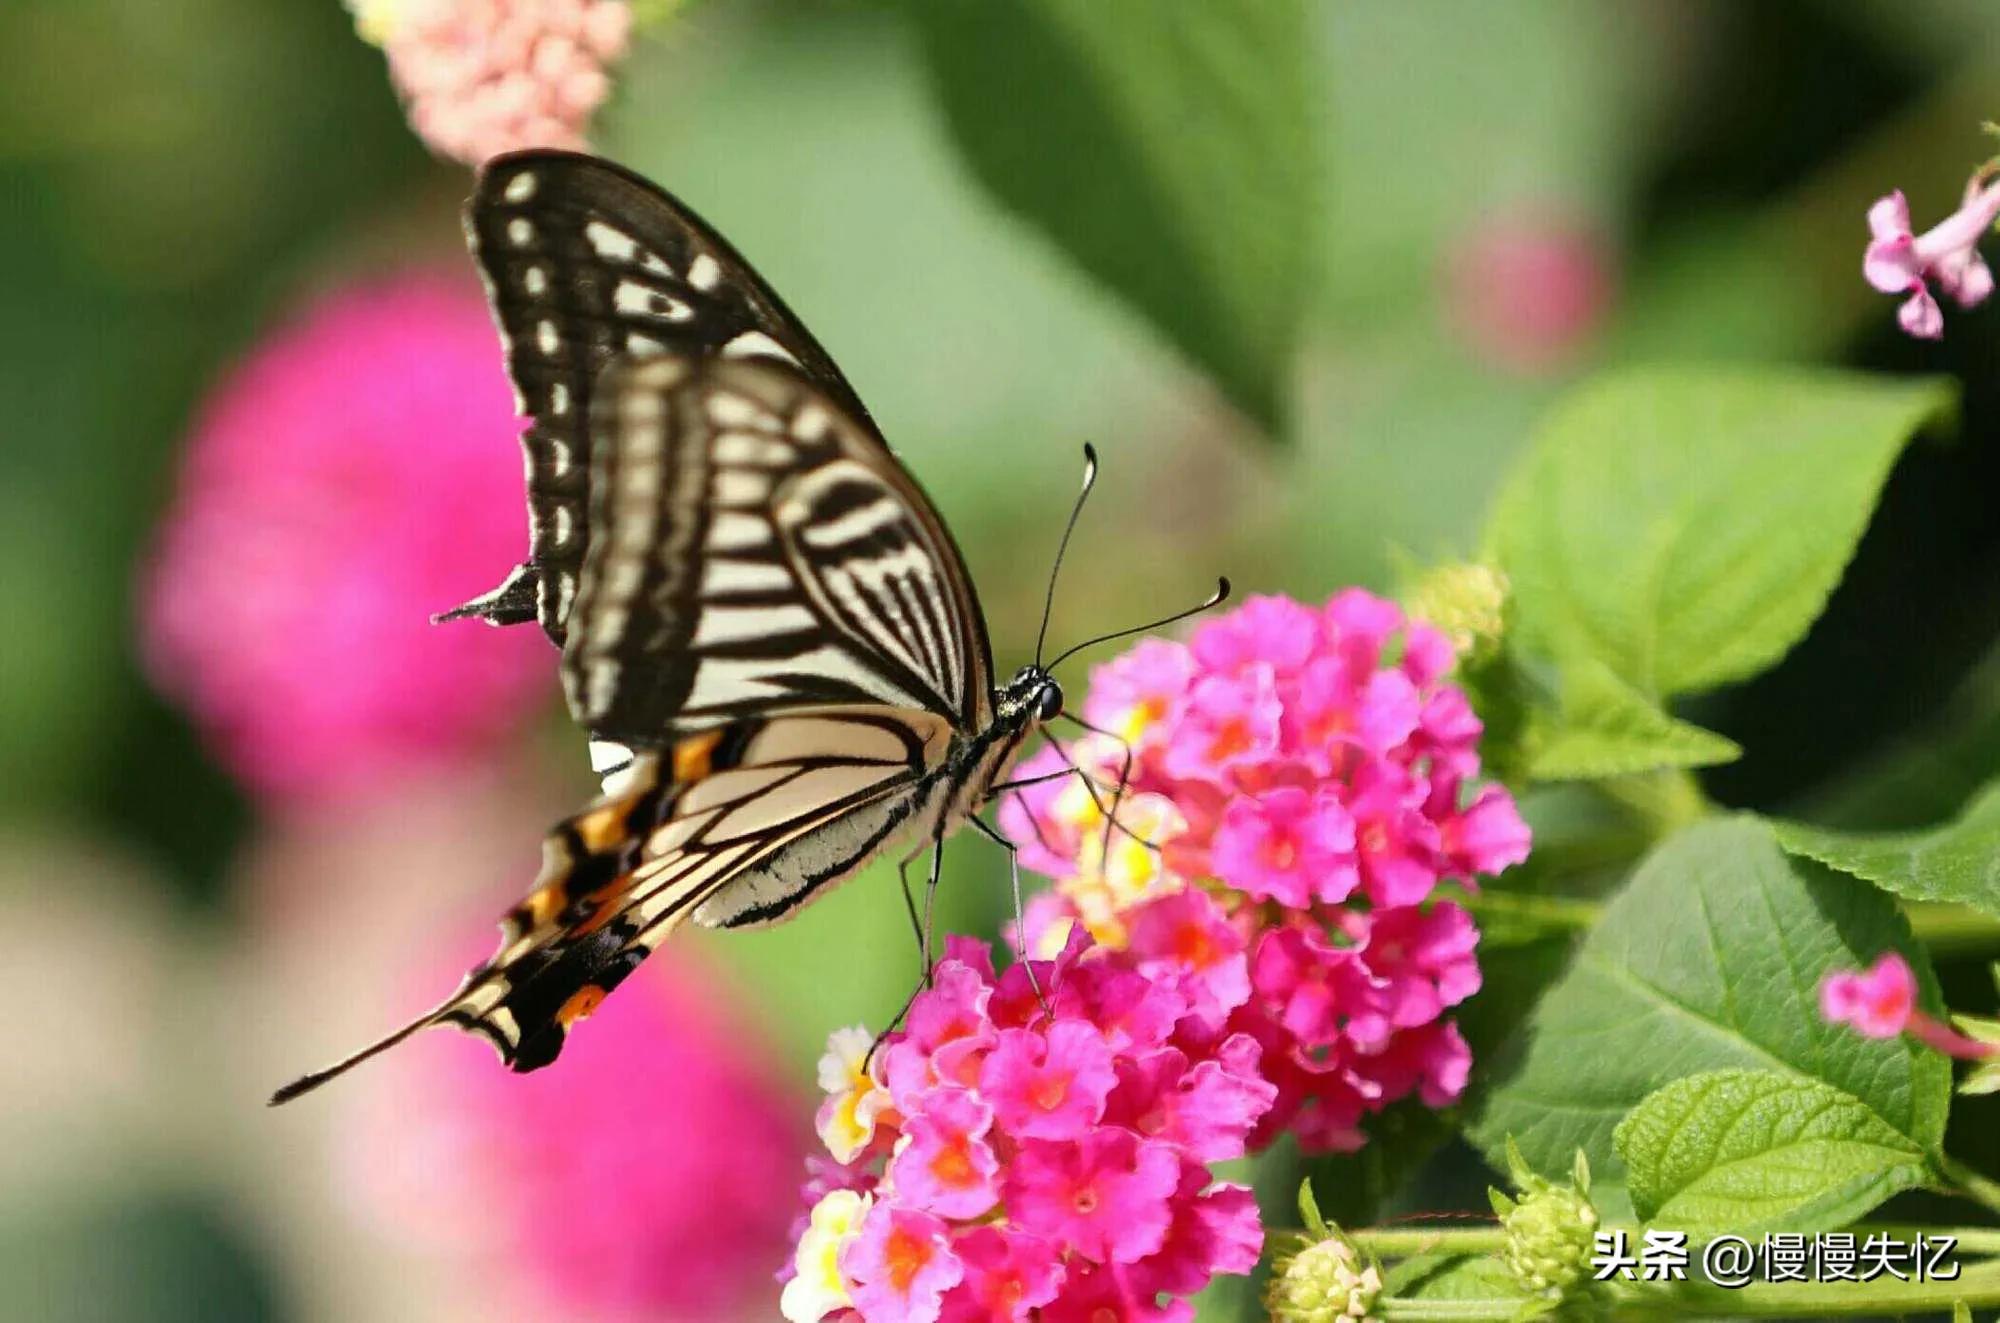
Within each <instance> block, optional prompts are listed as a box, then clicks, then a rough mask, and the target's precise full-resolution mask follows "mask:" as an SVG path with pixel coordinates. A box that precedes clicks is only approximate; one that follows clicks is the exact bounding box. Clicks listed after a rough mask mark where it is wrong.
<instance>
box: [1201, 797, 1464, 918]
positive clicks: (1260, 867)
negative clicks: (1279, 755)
mask: <svg viewBox="0 0 2000 1323" xmlns="http://www.w3.org/2000/svg"><path fill="white" fill-rule="evenodd" d="M1209 858H1210V860H1211V861H1212V863H1213V865H1214V868H1215V875H1216V876H1217V877H1219V878H1221V879H1222V880H1223V881H1224V882H1227V883H1228V884H1229V885H1230V886H1232V887H1234V888H1236V889H1237V890H1238V891H1241V892H1243V893H1244V894H1246V895H1249V896H1253V897H1255V898H1256V899H1258V900H1275V901H1277V902H1278V903H1279V904H1280V905H1284V906H1286V907H1287V908H1290V909H1301V910H1302V909H1305V908H1306V907H1307V906H1309V905H1311V904H1313V903H1314V902H1315V901H1324V902H1326V903H1327V904H1330V905H1337V904H1339V903H1340V902H1341V901H1343V900H1346V899H1347V897H1348V896H1349V894H1351V893H1352V892H1353V890H1354V888H1355V886H1356V884H1357V883H1358V882H1359V881H1360V873H1359V871H1358V869H1357V867H1356V863H1355V857H1354V819H1353V818H1351V817H1349V816H1348V813H1347V809H1346V808H1345V807H1344V806H1343V805H1342V804H1341V802H1340V795H1339V793H1338V792H1337V791H1336V790H1335V789H1334V788H1333V787H1331V786H1322V787H1320V788H1319V789H1318V790H1317V791H1313V792H1310V793H1309V792H1307V791H1306V790H1304V789H1302V788H1300V787H1298V786H1277V787H1274V788H1273V789H1270V790H1266V791H1264V792H1263V793H1262V794H1257V795H1238V796H1236V797H1235V798H1234V799H1232V800H1230V801H1229V807H1227V808H1226V809H1224V810H1223V812H1222V822H1221V824H1220V825H1219V826H1217V827H1216V829H1215V839H1214V841H1213V842H1212V843H1211V844H1210V846H1209ZM1429 889H1430V888H1429V886H1428V884H1427V885H1426V886H1425V890H1426V891H1428V890H1429Z"/></svg>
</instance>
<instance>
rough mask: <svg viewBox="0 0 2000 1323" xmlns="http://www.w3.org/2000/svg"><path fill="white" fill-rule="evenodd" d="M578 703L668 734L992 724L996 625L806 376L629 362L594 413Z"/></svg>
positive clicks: (636, 740) (907, 495) (570, 691)
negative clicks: (712, 729) (781, 720)
mask: <svg viewBox="0 0 2000 1323" xmlns="http://www.w3.org/2000/svg"><path fill="white" fill-rule="evenodd" d="M591 432H592V435H593V437H594V438H595V446H596V450H595V455H594V460H593V467H592V476H591V505H590V549H589V552H588V554H587V556H586V558H585V560H584V563H583V566H582V569H581V575H580V580H581V584H582V586H581V588H580V590H579V592H578V595H577V601H576V605H575V608H574V610H573V613H572V616H571V620H570V630H569V637H568V640H567V642H566V643H565V645H564V649H563V680H564V687H565V691H566V693H567V695H568V698H569V703H570V709H571V712H572V713H573V714H574V715H575V717H576V719H577V721H578V722H579V723H580V724H581V725H583V726H584V727H585V728H586V729H588V730H590V731H591V732H592V733H593V734H595V735H597V736H599V737H600V738H603V739H607V740H614V741H618V742H621V743H626V744H635V745H644V744H647V743H650V742H657V741H658V740H659V739H660V738H661V736H662V735H663V733H665V732H668V731H687V730H694V729H700V728H703V727H705V726H712V725H716V724H720V723H724V722H727V721H729V720H732V719H734V718H736V717H739V716H742V715H745V714H747V713H753V712H769V711H774V710H782V709H785V708H790V707H798V706H801V705H807V704H823V703H860V702H867V703H880V704H883V705H884V706H887V707H894V708H917V709H922V710H926V711H929V712H932V713H935V714H936V715H938V716H940V717H943V718H945V719H946V720H948V721H950V722H951V723H952V724H954V725H955V726H957V727H958V728H959V729H961V730H967V731H970V730H976V729H978V728H979V727H980V726H981V725H982V724H984V722H985V720H986V719H987V707H988V702H989V690H990V683H989V682H990V671H991V662H990V660H989V654H988V648H987V642H986V636H985V627H984V624H983V622H982V621H981V619H980V617H979V610H978V606H977V603H976V602H975V601H974V600H973V598H972V596H971V589H970V586H969V584H968V582H967V579H966V574H965V568H964V565H963V563H962V561H961V560H960V558H959V554H958V551H957V549H956V547H955V546H954V545H953V544H952V542H951V539H950V536H949V535H948V534H947V533H946V532H945V531H944V528H943V525H942V523H941V522H940V521H939V520H938V518H937V515H936V514H935V512H934V511H932V509H931V507H930V504H929V502H928V501H927V500H925V498H924V496H923V494H922V493H921V492H920V491H918V490H917V488H916V486H915V484H914V483H912V482H911V481H910V480H909V478H908V476H907V475H905V474H904V473H903V471H902V469H901V468H900V466H898V465H897V464H896V462H895V461H894V459H893V458H892V457H891V456H890V455H889V452H888V450H887V448H886V447H884V446H883V445H882V444H881V442H880V441H879V440H877V439H876V438H875V437H874V435H873V433H872V431H871V430H868V429H866V428H865V427H864V426H863V425H862V424H860V423H859V422H858V421H857V420H855V419H853V418H852V417H850V416H849V415H848V414H847V413H846V412H845V411H844V410H843V409H842V408H841V407H840V406H839V404H838V402H837V401H835V400H834V399H832V398H831V397H830V396H828V395H827V394H826V393H825V392H824V391H823V390H822V389H820V387H819V386H818V385H817V384H816V383H814V382H812V381H810V380H809V379H808V378H807V377H806V376H805V375H804V374H803V373H801V372H800V371H799V370H798V369H796V368H793V367H790V366H788V365H786V364H781V363H771V362H760V363H750V362H709V363H695V362H690V361H687V360H684V359H676V358H663V359H653V360H642V361H637V362H620V363H617V364H614V365H613V366H612V367H610V368H609V369H607V370H606V372H605V374H604V375H603V377H602V378H601V379H600V381H599V383H598V388H597V392H596V397H595V402H594V405H593V408H592V415H591Z"/></svg>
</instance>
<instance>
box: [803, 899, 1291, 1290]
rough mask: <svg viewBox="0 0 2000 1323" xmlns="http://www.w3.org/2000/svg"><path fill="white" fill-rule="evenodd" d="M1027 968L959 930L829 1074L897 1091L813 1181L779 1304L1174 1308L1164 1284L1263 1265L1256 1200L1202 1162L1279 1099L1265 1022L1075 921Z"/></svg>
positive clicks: (1194, 1285) (1200, 1281) (1214, 1158)
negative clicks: (1192, 999) (930, 969)
mask: <svg viewBox="0 0 2000 1323" xmlns="http://www.w3.org/2000/svg"><path fill="white" fill-rule="evenodd" d="M1028 968H1029V967H1027V966H1022V965H1015V966H1013V967H1012V968H1010V969H1008V970H1007V971H1006V973H1005V974H1002V975H999V976H997V977H996V976H995V975H994V974H993V972H992V969H991V966H990V963H989V962H988V958H987V956H986V953H985V952H984V950H983V948H975V947H973V946H971V945H970V944H969V943H966V942H964V941H962V940H960V939H953V942H952V947H951V953H950V955H949V956H948V957H947V958H946V959H945V960H943V961H941V962H940V963H939V965H938V967H937V969H936V971H935V976H934V979H933V982H932V984H931V986H930V987H928V988H926V989H925V990H924V991H923V992H922V993H920V994H919V995H918V997H917V999H916V1002H915V1004H914V1005H913V1006H912V1007H911V1010H910V1015H909V1022H910V1026H911V1027H910V1029H908V1030H907V1031H902V1032H898V1033H895V1034H892V1035H890V1036H889V1038H888V1040H887V1042H886V1043H885V1045H884V1047H883V1049H882V1051H881V1052H880V1053H879V1054H878V1055H877V1058H876V1060H877V1062H878V1063H879V1065H878V1069H877V1071H875V1072H874V1073H872V1074H870V1075H869V1077H868V1078H867V1079H866V1080H865V1081H864V1082H861V1083H858V1084H843V1085H842V1086H841V1087H842V1089H843V1090H844V1091H846V1092H866V1091H869V1090H874V1089H884V1090H886V1091H887V1092H888V1094H889V1106H888V1107H886V1108H885V1109H884V1110H883V1111H882V1112H881V1113H879V1116H878V1120H877V1122H876V1125H877V1130H878V1134H877V1137H876V1139H875V1141H874V1142H873V1143H872V1144H871V1145H870V1146H869V1147H868V1148H867V1149H866V1150H864V1151H861V1152H859V1153H857V1154H856V1155H855V1156H854V1158H853V1160H852V1161H851V1162H850V1163H848V1164H845V1165H844V1166H843V1167H842V1168H841V1171H840V1174H839V1175H837V1176H833V1175H830V1174H829V1173H827V1172H826V1171H825V1170H823V1169H822V1170H820V1171H819V1172H817V1173H816V1174H815V1176H814V1178H813V1179H812V1180H811V1181H809V1182H808V1184H807V1187H806V1194H807V1197H808V1198H809V1199H810V1200H812V1201H813V1204H814V1210H815V1211H814V1213H813V1215H812V1217H810V1218H809V1219H807V1220H806V1221H804V1222H803V1223H802V1224H801V1225H800V1228H799V1233H800V1234H799V1242H798V1253H797V1256H796V1266H795V1274H796V1275H795V1276H794V1278H793V1282H792V1284H789V1285H788V1286H787V1288H786V1294H785V1302H784V1305H785V1310H784V1312H785V1317H786V1318H787V1319H788V1320H791V1323H817V1320H819V1319H822V1318H826V1317H828V1316H830V1315H834V1314H836V1313H837V1311H839V1310H842V1309H848V1310H851V1311H852V1314H853V1316H854V1317H857V1318H859V1319H860V1320H861V1321H862V1323H933V1321H934V1320H938V1319H947V1320H973V1319H979V1320H991V1319H997V1320H1004V1321H1006V1323H1025V1321H1026V1320H1027V1319H1028V1318H1029V1317H1030V1311H1031V1310H1032V1311H1035V1312H1034V1314H1033V1317H1034V1318H1036V1319H1052V1318H1065V1317H1083V1318H1089V1317H1091V1314H1090V1312H1089V1309H1088V1308H1084V1304H1085V1302H1090V1304H1091V1307H1093V1308H1094V1307H1095V1304H1096V1302H1099V1301H1101V1300H1102V1299H1103V1298H1104V1294H1105V1293H1106V1292H1107V1291H1113V1290H1115V1292H1116V1293H1117V1295H1118V1298H1119V1299H1120V1300H1121V1301H1122V1302H1123V1305H1122V1306H1121V1307H1124V1306H1129V1310H1128V1312H1126V1313H1123V1314H1120V1315H1118V1316H1119V1317H1134V1318H1151V1317H1177V1316H1179V1315H1178V1314H1177V1313H1176V1312H1175V1306H1174V1304H1173V1303H1172V1302H1170V1303H1169V1304H1167V1305H1162V1304H1161V1303H1160V1297H1161V1296H1163V1295H1164V1296H1171V1297H1176V1298H1179V1297H1184V1296H1186V1295H1189V1294H1192V1293H1193V1292H1195V1291H1198V1290H1199V1289H1201V1287H1202V1286H1203V1285H1205V1284H1206V1283H1207V1282H1208V1280H1209V1279H1210V1278H1211V1277H1212V1276H1214V1275H1215V1274H1216V1273H1218V1272H1245V1271H1248V1270H1249V1268H1250V1267H1251V1266H1253V1265H1254V1264H1255V1262H1256V1257H1257V1252H1258V1248H1259V1246H1260V1245H1261V1244H1262V1230H1261V1227H1260V1226H1259V1225H1258V1222H1257V1217H1256V1208H1255V1205H1254V1203H1252V1202H1251V1201H1250V1199H1249V1195H1248V1192H1247V1191H1243V1190H1240V1189H1239V1188H1238V1187H1233V1186H1227V1185H1217V1184H1215V1182H1214V1181H1213V1179H1212V1177H1211V1176H1210V1174H1209V1169H1208V1164H1210V1163H1212V1162H1219V1161H1225V1160H1228V1159H1231V1158H1237V1157H1241V1156H1243V1154H1244V1152H1245V1145H1246V1142H1247V1140H1248V1138H1249V1135H1250V1133H1251V1130H1252V1128H1253V1127H1254V1126H1255V1125H1256V1124H1257V1121H1258V1118H1259V1117H1261V1116H1262V1115H1263V1113H1264V1112H1265V1111H1266V1110H1267V1109H1268V1108H1269V1107H1270V1106H1271V1104H1272V1101H1273V1099H1274V1098H1275V1096H1276V1092H1275V1090H1274V1089H1273V1088H1272V1086H1271V1085H1270V1084H1269V1083H1268V1082H1266V1081H1265V1080H1264V1079H1263V1078H1262V1076H1261V1074H1260V1073H1259V1070H1258V1056H1259V1048H1258V1045H1257V1042H1256V1040H1255V1039H1253V1038H1251V1037H1249V1036H1247V1035H1242V1034H1232V1035H1225V1036H1222V1037H1218V1036H1217V1034H1216V1031H1215V1023H1214V1022H1212V1021H1210V1020H1208V1019H1206V1018H1204V1016H1203V1015H1202V1014H1201V1013H1200V1012H1198V1011H1196V1010H1195V1009H1193V1008H1192V1007H1191V1006H1190V1004H1189V1002H1188V1000H1187V999H1186V998H1185V997H1184V996H1183V995H1182V993H1181V991H1180V976H1179V974H1178V972H1176V974H1175V975H1174V976H1173V977H1172V978H1168V979H1156V978H1153V977H1151V976H1149V975H1147V974H1146V973H1144V972H1142V971H1141V970H1140V969H1139V968H1138V967H1137V965H1136V964H1135V961H1134V958H1133V956H1132V955H1131V954H1130V953H1127V952H1120V951H1113V950H1110V949H1108V948H1105V947H1102V946H1097V945H1095V944H1093V943H1091V942H1090V941H1089V940H1088V939H1087V938H1085V937H1084V936H1083V935H1082V934H1081V933H1078V934H1076V935H1075V936H1074V937H1073V938H1072V940H1071V941H1070V942H1069V944H1068V945H1067V946H1066V947H1064V949H1063V950H1062V952H1061V953H1060V954H1059V955H1058V956H1057V957H1056V959H1054V960H1052V961H1038V962H1035V964H1034V965H1033V969H1034V971H1035V974H1034V982H1032V983H1031V981H1030V979H1029V975H1028ZM1037 986H1039V987H1040V989H1041V991H1042V996H1039V997H1038V996H1037V994H1036V988H1037ZM1244 991H1245V992H1246V993H1247V988H1246V989H1245V990H1244ZM1044 998H1046V1001H1047V1004H1048V1009H1046V1010H1045V1009H1044V1006H1043V999H1044ZM1234 1009H1235V1004H1233V1003H1232V1004H1230V1005H1227V1006H1222V1007H1220V1008H1219V1010H1220V1014H1221V1015H1225V1016H1226V1015H1227V1014H1228V1013H1229V1012H1230V1011H1232V1010H1234ZM962 1081H970V1084H967V1083H963V1082H962ZM996 1190H997V1194H996ZM864 1208H865V1209H866V1213H865V1216H861V1217H856V1216H854V1211H855V1210H856V1209H864ZM829 1228H834V1229H833V1230H829ZM829 1255H831V1256H832V1257H831V1259H829ZM829 1263H831V1264H832V1265H833V1270H832V1271H831V1272H829V1271H828V1265H829ZM1079 1309H1081V1310H1082V1312H1081V1313H1078V1312H1076V1311H1077V1310H1079Z"/></svg>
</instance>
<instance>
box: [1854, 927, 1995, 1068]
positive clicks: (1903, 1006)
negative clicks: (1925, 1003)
mask: <svg viewBox="0 0 2000 1323" xmlns="http://www.w3.org/2000/svg"><path fill="white" fill-rule="evenodd" d="M1819 1011H1820V1015H1821V1016H1823V1017H1824V1018H1825V1019H1826V1020H1827V1021H1828V1022H1829V1023H1832V1024H1845V1025H1848V1026H1850V1027H1851V1028H1852V1029H1853V1030H1854V1032H1855V1033H1857V1034H1860V1035H1861V1036H1862V1037H1863V1038H1896V1037H1899V1036H1900V1035H1903V1034H1908V1035H1910V1036H1911V1037H1912V1038H1915V1039H1916V1040H1917V1041H1919V1042H1921V1043H1925V1044H1927V1045H1929V1046H1931V1047H1934V1048H1936V1049H1937V1050H1938V1051H1940V1052H1943V1053H1945V1054H1946V1055H1948V1056H1954V1057H1965V1058H1968V1059H1971V1058H1976V1057H1986V1056H1991V1055H1993V1054H1994V1053H1995V1052H2000V1044H1993V1043H1982V1042H1980V1041H1979V1040H1977V1039H1974V1038H1967V1037H1965V1036H1964V1035H1962V1034H1960V1033H1958V1032H1957V1031H1955V1030H1953V1029H1952V1028H1951V1026H1949V1025H1947V1024H1945V1023H1944V1022H1943V1021H1941V1020H1938V1019H1936V1018H1934V1017H1933V1016H1929V1015H1926V1014H1925V1013H1924V1012H1922V1011H1920V1010H1918V1009H1917V976H1916V974H1915V973H1913V972H1912V971H1911V969H1910V964H1909V962H1908V961H1907V960H1905V959H1903V957H1901V956H1899V955H1897V954H1896V953H1895V952H1894V951H1891V952H1889V953H1887V954H1886V955H1884V956H1883V957H1882V958H1881V959H1879V960H1877V961H1876V962H1875V963H1874V964H1873V965H1870V966H1869V967H1868V968H1867V969H1864V970H1861V971H1860V972H1858V973H1857V972H1853V971H1847V970H1840V971H1836V972H1834V973H1831V974H1828V975H1827V976H1826V977H1825V978H1823V979H1821V980H1820V985H1819Z"/></svg>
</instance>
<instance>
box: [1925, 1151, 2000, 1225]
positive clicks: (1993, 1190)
mask: <svg viewBox="0 0 2000 1323" xmlns="http://www.w3.org/2000/svg"><path fill="white" fill-rule="evenodd" d="M1939 1170H1940V1171H1942V1172H1943V1173H1944V1178H1945V1179H1946V1180H1948V1181H1950V1182H1951V1183H1952V1184H1953V1185H1954V1186H1955V1187H1957V1189H1956V1193H1958V1194H1961V1195H1963V1196H1965V1197H1966V1198H1967V1199H1970V1200H1972V1201H1973V1202H1975V1203H1978V1204H1983V1205H1984V1206H1986V1207H1987V1208H1990V1209H1992V1210H1993V1211H1994V1212H1996V1213H2000V1181H1996V1180H1993V1179H1991V1178H1990V1177H1986V1176H1982V1175H1980V1174H1979V1173H1978V1172H1976V1171H1974V1170H1973V1169H1972V1168H1970V1167H1968V1166H1966V1165H1965V1164H1964V1163H1963V1162H1960V1161H1959V1160H1958V1159H1957V1158H1952V1157H1947V1158H1945V1159H1944V1161H1943V1162H1942V1163H1940V1164H1939Z"/></svg>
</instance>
